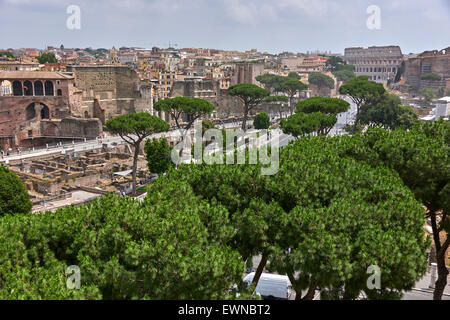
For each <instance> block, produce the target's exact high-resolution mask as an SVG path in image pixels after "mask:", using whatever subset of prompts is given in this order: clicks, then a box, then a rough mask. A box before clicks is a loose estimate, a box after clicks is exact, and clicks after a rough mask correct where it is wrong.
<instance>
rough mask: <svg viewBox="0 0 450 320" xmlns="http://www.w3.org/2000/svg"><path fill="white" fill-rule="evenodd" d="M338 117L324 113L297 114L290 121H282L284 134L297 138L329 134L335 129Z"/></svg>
mask: <svg viewBox="0 0 450 320" xmlns="http://www.w3.org/2000/svg"><path fill="white" fill-rule="evenodd" d="M336 122H337V117H336V115H334V114H324V113H322V112H312V113H308V114H307V113H303V112H299V113H295V114H293V115H292V116H290V117H289V118H288V119H283V120H281V128H282V130H283V133H285V134H290V135H292V136H294V137H295V138H299V137H303V136H306V135H310V134H312V133H315V132H317V133H320V134H328V132H329V130H330V129H332V128H333V127H334V125H335V124H336Z"/></svg>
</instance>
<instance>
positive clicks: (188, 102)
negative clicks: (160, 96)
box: [153, 97, 215, 131]
mask: <svg viewBox="0 0 450 320" xmlns="http://www.w3.org/2000/svg"><path fill="white" fill-rule="evenodd" d="M153 108H154V109H155V110H157V111H164V112H168V113H170V115H171V116H172V117H173V119H174V120H175V123H176V125H177V127H178V129H181V128H182V127H181V115H182V114H185V115H186V116H187V118H188V121H187V124H186V126H185V127H184V129H185V130H186V131H187V130H189V129H190V128H191V127H192V125H193V124H194V122H195V121H197V119H199V118H200V117H202V116H206V115H209V114H211V113H212V112H213V111H214V109H215V106H214V105H212V104H211V103H210V102H208V101H206V100H204V99H199V98H191V97H175V98H170V99H164V100H160V101H158V102H156V103H155V105H154V106H153Z"/></svg>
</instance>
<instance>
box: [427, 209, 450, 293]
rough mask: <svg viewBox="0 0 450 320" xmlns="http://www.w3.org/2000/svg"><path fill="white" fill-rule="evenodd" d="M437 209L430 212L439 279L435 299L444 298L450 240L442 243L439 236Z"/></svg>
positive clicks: (435, 289) (436, 284)
mask: <svg viewBox="0 0 450 320" xmlns="http://www.w3.org/2000/svg"><path fill="white" fill-rule="evenodd" d="M436 215H437V212H436V211H432V212H431V214H430V218H431V228H432V229H433V240H434V246H435V248H436V263H437V271H438V279H437V281H436V283H435V288H434V293H433V300H442V295H443V293H444V290H445V287H446V285H447V276H448V274H449V272H448V270H447V267H446V265H445V252H446V251H447V249H448V246H449V241H448V240H447V241H446V242H445V243H444V245H441V239H440V237H439V230H438V227H437V222H436Z"/></svg>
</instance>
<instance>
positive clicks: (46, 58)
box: [36, 52, 58, 64]
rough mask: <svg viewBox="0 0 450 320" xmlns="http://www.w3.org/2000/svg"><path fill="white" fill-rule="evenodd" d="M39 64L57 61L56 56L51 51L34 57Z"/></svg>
mask: <svg viewBox="0 0 450 320" xmlns="http://www.w3.org/2000/svg"><path fill="white" fill-rule="evenodd" d="M36 59H37V60H38V61H39V63H40V64H44V63H57V62H58V59H56V56H55V54H54V53H52V52H47V53H44V54H42V55H41V56H39V57H37V58H36Z"/></svg>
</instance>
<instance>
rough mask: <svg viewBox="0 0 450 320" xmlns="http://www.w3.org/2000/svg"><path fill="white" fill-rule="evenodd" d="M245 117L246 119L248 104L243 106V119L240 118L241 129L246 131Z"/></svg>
mask: <svg viewBox="0 0 450 320" xmlns="http://www.w3.org/2000/svg"><path fill="white" fill-rule="evenodd" d="M247 119H248V105H247V104H246V105H245V107H244V120H242V130H243V131H244V132H247Z"/></svg>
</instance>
